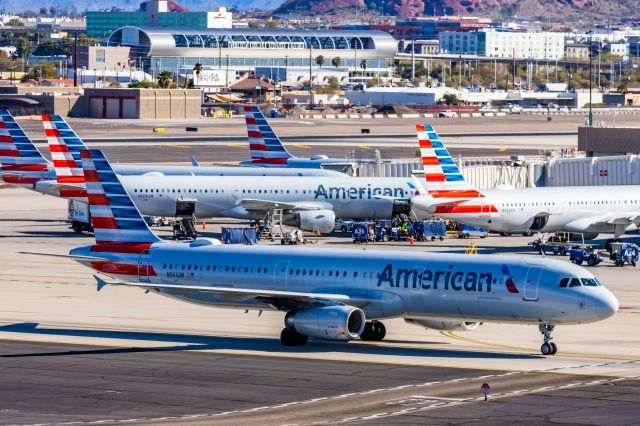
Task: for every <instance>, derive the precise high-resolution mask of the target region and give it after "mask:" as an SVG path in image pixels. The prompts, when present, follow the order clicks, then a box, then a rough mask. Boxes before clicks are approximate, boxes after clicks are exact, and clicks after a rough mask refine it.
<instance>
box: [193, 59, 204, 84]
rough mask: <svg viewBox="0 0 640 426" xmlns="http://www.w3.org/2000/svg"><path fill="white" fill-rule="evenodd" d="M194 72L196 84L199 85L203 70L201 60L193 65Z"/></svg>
mask: <svg viewBox="0 0 640 426" xmlns="http://www.w3.org/2000/svg"><path fill="white" fill-rule="evenodd" d="M193 72H194V74H195V75H196V81H195V82H194V84H195V85H196V86H197V85H198V79H199V78H200V73H201V72H202V64H201V63H200V62H198V63H197V64H195V65H194V66H193Z"/></svg>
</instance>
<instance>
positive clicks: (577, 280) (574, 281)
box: [569, 278, 581, 287]
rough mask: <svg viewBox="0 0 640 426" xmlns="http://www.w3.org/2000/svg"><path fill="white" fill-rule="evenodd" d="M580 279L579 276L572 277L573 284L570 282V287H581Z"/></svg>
mask: <svg viewBox="0 0 640 426" xmlns="http://www.w3.org/2000/svg"><path fill="white" fill-rule="evenodd" d="M580 286H581V284H580V280H579V279H578V278H571V284H569V287H580Z"/></svg>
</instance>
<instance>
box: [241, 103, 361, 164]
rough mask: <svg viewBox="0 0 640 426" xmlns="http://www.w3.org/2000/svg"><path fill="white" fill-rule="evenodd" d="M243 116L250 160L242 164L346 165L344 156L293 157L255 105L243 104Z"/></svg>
mask: <svg viewBox="0 0 640 426" xmlns="http://www.w3.org/2000/svg"><path fill="white" fill-rule="evenodd" d="M244 118H245V121H246V123H247V134H248V136H249V149H250V150H251V160H249V161H243V162H242V163H240V164H242V165H244V166H256V167H270V168H278V167H279V168H287V167H297V168H302V169H307V168H309V169H320V168H322V167H323V166H329V165H334V166H336V165H344V166H347V165H348V164H349V163H350V161H349V160H347V159H346V158H329V157H327V156H326V155H314V156H312V157H309V158H300V157H295V156H293V154H291V153H290V152H289V151H287V148H285V147H284V145H283V144H282V141H281V140H280V138H279V137H278V135H276V133H275V132H274V131H273V129H272V128H271V125H270V124H269V122H268V121H267V119H266V118H265V117H264V114H262V111H260V108H258V107H257V106H245V107H244Z"/></svg>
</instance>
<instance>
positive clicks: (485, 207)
mask: <svg viewBox="0 0 640 426" xmlns="http://www.w3.org/2000/svg"><path fill="white" fill-rule="evenodd" d="M479 200H480V216H481V217H487V216H491V203H487V202H486V201H485V199H484V198H480V199H479Z"/></svg>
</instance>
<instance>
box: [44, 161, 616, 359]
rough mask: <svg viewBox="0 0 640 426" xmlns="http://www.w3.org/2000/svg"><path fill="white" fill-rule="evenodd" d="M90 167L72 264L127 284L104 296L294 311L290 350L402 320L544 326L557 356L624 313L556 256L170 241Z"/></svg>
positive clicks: (108, 176)
mask: <svg viewBox="0 0 640 426" xmlns="http://www.w3.org/2000/svg"><path fill="white" fill-rule="evenodd" d="M82 163H83V167H84V175H85V178H86V182H87V192H88V194H89V203H90V209H91V216H92V221H93V228H94V230H95V238H96V244H95V245H90V246H85V247H78V248H75V249H73V250H71V252H70V254H69V255H68V257H71V258H72V259H74V260H76V261H78V262H80V263H82V264H84V265H87V266H89V267H91V268H93V269H95V270H96V271H98V272H101V273H104V274H105V275H107V276H109V277H112V278H114V279H115V280H116V281H109V282H108V281H105V280H103V279H102V278H99V277H96V279H97V281H98V290H100V289H101V288H103V287H104V286H105V285H119V286H131V287H140V288H142V289H145V290H147V291H152V292H153V293H157V294H161V295H164V296H168V297H173V298H176V299H179V300H183V301H187V302H192V303H197V304H202V305H210V306H218V307H225V308H236V309H253V310H267V309H270V310H280V311H284V312H286V316H285V328H284V329H283V330H282V333H281V335H280V339H281V341H282V343H283V344H284V345H303V344H305V343H306V342H307V340H308V338H309V337H314V338H320V339H329V340H351V339H355V338H358V337H360V338H361V339H362V340H382V339H383V338H384V337H385V334H386V330H385V327H384V324H383V323H381V322H380V320H381V319H384V318H391V317H403V318H405V320H406V321H407V322H409V323H411V324H415V325H418V326H422V327H425V328H432V329H437V330H454V329H473V328H475V327H476V326H477V325H478V324H480V323H481V322H500V323H518V324H535V325H538V326H539V329H540V331H541V333H542V334H543V340H544V343H543V344H542V347H541V351H542V353H543V354H545V355H550V354H554V353H556V351H557V347H556V345H555V344H554V343H552V342H551V339H552V336H551V334H552V331H553V329H554V327H555V326H556V325H562V324H583V323H588V322H594V321H599V320H603V319H605V318H608V317H610V316H612V315H613V314H614V313H615V312H616V311H617V309H618V301H617V299H616V298H615V296H614V295H613V294H612V293H611V292H610V291H609V290H607V289H606V288H605V287H603V286H602V285H601V284H600V282H599V281H598V280H597V279H596V278H595V277H594V276H593V275H592V274H591V273H589V272H588V271H587V270H585V269H583V268H581V267H579V266H576V265H573V264H570V263H568V262H560V261H556V260H552V259H549V258H538V257H531V256H527V257H525V256H498V255H476V256H467V255H459V254H442V253H423V252H401V251H382V250H380V251H379V250H375V251H362V250H344V249H304V250H300V249H296V248H292V247H274V246H237V245H221V244H220V242H219V241H217V240H211V239H200V240H197V241H193V242H190V243H175V242H167V241H163V240H160V239H159V238H158V237H157V236H156V235H154V234H153V233H152V232H151V231H150V229H149V227H148V226H147V224H146V223H145V222H144V220H143V219H142V217H141V215H140V213H139V212H138V210H137V209H136V207H135V205H134V204H133V202H132V200H131V198H130V197H129V196H128V195H127V191H126V190H125V189H124V187H123V186H122V184H121V180H122V179H124V177H120V178H119V177H118V176H117V175H116V174H115V172H114V171H113V169H112V168H111V167H110V165H109V163H108V162H107V160H106V158H105V157H104V156H103V154H102V153H101V152H100V151H99V150H90V151H83V152H82ZM54 256H61V255H54ZM62 256H64V255H62Z"/></svg>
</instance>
